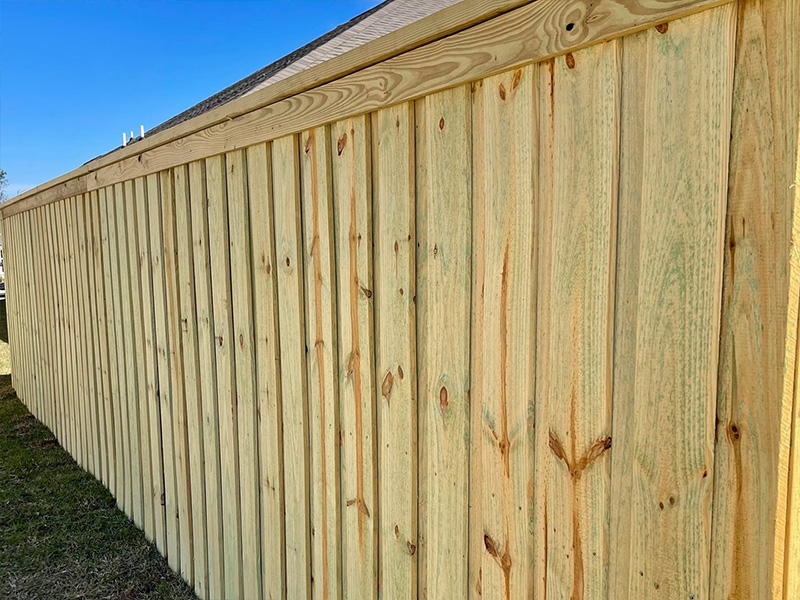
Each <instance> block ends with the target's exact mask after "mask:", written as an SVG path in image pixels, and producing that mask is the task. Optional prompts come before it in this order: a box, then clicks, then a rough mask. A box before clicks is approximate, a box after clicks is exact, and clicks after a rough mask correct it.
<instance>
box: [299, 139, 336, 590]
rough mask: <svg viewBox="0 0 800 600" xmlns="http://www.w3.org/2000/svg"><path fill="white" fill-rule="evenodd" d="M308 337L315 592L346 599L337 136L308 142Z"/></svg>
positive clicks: (304, 186) (305, 206)
mask: <svg viewBox="0 0 800 600" xmlns="http://www.w3.org/2000/svg"><path fill="white" fill-rule="evenodd" d="M300 144H301V145H300V147H301V149H302V154H301V158H302V161H301V163H300V166H301V176H302V185H301V192H302V199H301V205H302V214H303V234H304V235H303V258H304V261H305V265H306V268H305V297H306V306H305V310H306V313H305V318H306V326H305V337H306V347H307V348H308V354H307V364H306V369H307V373H308V402H309V419H310V421H309V422H310V427H311V435H310V443H311V447H310V449H311V531H312V533H311V536H312V550H311V551H312V561H311V562H312V577H313V583H312V595H313V596H314V597H317V598H326V599H336V598H341V574H342V552H341V527H340V515H341V479H340V456H339V398H338V395H339V380H338V369H337V368H336V362H335V361H336V360H337V359H338V350H337V346H338V338H337V329H336V278H335V274H334V265H335V263H336V258H335V255H334V248H333V240H334V231H333V193H332V192H333V191H332V187H331V186H332V182H331V157H330V149H331V146H330V132H329V130H328V128H327V127H320V128H317V129H313V130H310V131H307V132H304V133H303V134H302V136H301V138H300Z"/></svg>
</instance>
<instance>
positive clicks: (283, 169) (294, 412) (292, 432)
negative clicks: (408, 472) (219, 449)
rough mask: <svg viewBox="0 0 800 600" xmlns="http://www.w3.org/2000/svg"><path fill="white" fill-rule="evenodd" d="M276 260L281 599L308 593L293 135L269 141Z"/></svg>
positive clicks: (307, 500)
mask: <svg viewBox="0 0 800 600" xmlns="http://www.w3.org/2000/svg"><path fill="white" fill-rule="evenodd" d="M272 176H273V179H272V189H273V194H274V203H273V206H274V218H275V222H274V231H275V258H276V269H277V274H276V277H277V284H278V303H279V307H280V308H279V310H278V323H279V343H280V353H281V370H280V376H281V400H282V402H281V408H282V411H283V412H282V420H283V485H284V498H285V505H284V511H285V515H286V520H285V525H284V526H285V549H286V550H285V555H286V556H285V560H286V598H287V600H300V599H302V598H308V597H310V596H311V526H310V510H309V509H310V497H309V494H310V477H309V463H310V456H309V454H310V451H309V434H308V418H309V417H308V386H307V379H306V364H305V363H306V360H305V357H306V344H305V329H304V318H305V315H304V312H305V308H304V301H305V299H304V295H303V269H304V265H303V258H304V257H303V251H302V228H301V213H300V173H299V149H298V143H297V137H296V136H289V137H286V138H281V139H280V140H276V141H275V142H273V144H272Z"/></svg>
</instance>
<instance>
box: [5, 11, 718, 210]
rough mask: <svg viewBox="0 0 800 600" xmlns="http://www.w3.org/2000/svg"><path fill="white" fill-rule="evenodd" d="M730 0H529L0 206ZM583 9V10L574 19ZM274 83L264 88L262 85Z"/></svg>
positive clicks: (263, 136)
mask: <svg viewBox="0 0 800 600" xmlns="http://www.w3.org/2000/svg"><path fill="white" fill-rule="evenodd" d="M731 1H732V0H603V1H602V2H596V1H590V0H539V1H537V2H532V3H530V4H527V5H525V6H522V7H520V8H517V9H516V10H513V11H510V12H507V13H505V14H503V15H501V16H499V17H497V18H494V19H491V20H489V21H486V22H484V23H481V24H479V25H475V26H474V27H470V28H469V29H466V30H464V31H461V32H459V33H456V34H454V35H451V36H450V37H446V38H444V39H441V40H438V41H436V42H434V43H430V44H427V45H425V46H422V47H419V48H416V49H414V50H411V51H409V52H406V53H403V54H400V55H398V56H395V57H394V58H390V59H388V60H385V61H384V62H381V63H379V64H376V65H373V66H370V67H367V68H364V69H361V70H359V71H357V72H354V73H352V74H349V75H346V76H344V77H341V78H339V79H337V80H336V81H332V82H331V83H326V84H324V85H320V86H319V87H316V88H314V89H311V90H308V91H303V92H300V93H297V94H295V95H292V96H291V97H288V98H286V99H283V100H280V101H275V102H273V103H271V104H268V105H264V106H263V107H262V108H258V109H257V110H252V111H250V112H246V113H243V114H240V115H238V116H231V115H226V116H225V117H224V118H223V119H221V120H220V121H219V122H217V123H216V124H214V125H211V126H209V127H207V128H203V129H200V130H197V131H195V132H193V133H191V134H190V133H188V129H191V127H189V128H188V129H187V130H186V132H184V133H183V134H182V135H181V136H180V137H178V138H175V139H173V140H170V141H169V142H168V143H165V144H163V145H159V146H157V147H154V148H152V149H149V150H145V149H144V148H145V147H144V146H142V147H141V150H137V151H136V152H135V153H134V154H132V155H128V154H127V153H126V152H132V151H133V150H126V149H123V150H125V152H121V153H120V154H118V155H117V154H113V155H108V157H105V158H104V159H101V160H103V161H111V162H110V163H105V162H103V164H104V166H102V167H100V166H99V163H98V165H97V166H95V167H94V168H92V170H91V172H90V171H89V167H86V166H85V167H82V168H81V169H78V170H77V171H76V172H73V173H74V175H73V174H68V175H65V176H63V180H62V178H59V179H58V180H54V181H53V182H50V183H48V184H44V185H43V186H40V188H34V190H31V191H30V192H26V194H24V195H21V196H20V197H19V198H18V199H17V200H14V201H13V202H9V203H8V204H6V205H5V206H4V207H2V208H0V214H2V215H4V216H9V215H11V214H15V213H17V212H20V211H24V210H28V209H30V208H32V207H34V206H36V205H40V204H41V203H47V202H51V201H53V200H55V199H58V198H61V197H64V196H65V195H68V194H78V193H83V192H86V191H90V190H92V189H96V188H97V187H100V186H103V185H109V184H111V183H115V182H117V181H120V180H124V179H130V178H133V177H137V176H141V175H145V174H148V173H153V172H156V171H158V170H161V169H165V168H170V167H172V166H174V165H175V164H180V163H183V162H185V161H186V159H187V158H189V159H191V160H198V159H201V158H206V157H210V156H213V155H215V154H219V153H221V152H227V151H231V150H235V149H239V148H243V147H246V146H249V145H252V144H255V143H258V142H263V141H267V140H272V139H276V138H278V137H280V136H283V135H288V134H290V133H298V132H300V131H302V130H304V129H307V128H309V127H315V126H318V125H322V124H325V123H328V122H332V121H335V120H338V119H342V118H346V117H351V116H353V115H357V114H360V113H366V112H369V111H372V110H376V109H378V108H382V107H385V106H388V105H391V104H396V103H399V102H403V101H406V100H411V99H414V98H419V97H422V96H424V95H426V94H430V93H433V92H436V91H440V90H442V89H446V88H449V87H453V86H455V85H458V84H461V83H466V82H469V81H474V80H477V79H480V78H482V77H486V76H488V75H491V74H495V73H497V72H499V71H502V70H505V69H510V68H514V67H517V66H520V65H523V64H525V63H529V62H534V61H540V60H544V59H546V58H550V57H552V56H555V55H558V54H563V53H566V52H570V51H574V50H577V49H579V48H583V47H586V46H589V45H592V44H594V43H598V42H602V41H606V40H608V39H611V38H614V37H620V36H623V35H629V34H631V33H634V32H636V31H640V30H642V29H646V28H647V27H651V26H653V25H655V24H658V23H661V22H664V21H668V20H670V19H677V18H680V17H683V16H686V15H690V14H694V13H696V12H699V11H702V10H706V9H708V8H711V7H713V6H718V5H720V4H724V3H728V2H731ZM465 4H466V3H465ZM469 4H472V3H469ZM578 15H580V18H576V17H577V16H578ZM433 16H435V15H433ZM365 47H366V46H365ZM323 64H325V63H323ZM309 71H310V70H309ZM301 75H302V73H301ZM286 81H289V79H287V80H286ZM271 87H272V86H270V88H271ZM270 88H265V93H266V90H269V89H270ZM301 89H302V88H301ZM245 98H247V96H245ZM234 102H236V101H234ZM229 104H232V103H229ZM226 106H227V105H226ZM168 131H170V130H168ZM181 131H183V129H181ZM165 133H166V132H165ZM153 139H155V136H154V138H153ZM147 143H148V144H149V142H147ZM135 146H136V144H134V145H132V146H131V148H135ZM123 156H125V158H122V157H123ZM118 157H119V158H118Z"/></svg>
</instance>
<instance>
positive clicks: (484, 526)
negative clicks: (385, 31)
mask: <svg viewBox="0 0 800 600" xmlns="http://www.w3.org/2000/svg"><path fill="white" fill-rule="evenodd" d="M464 4H465V6H466V8H464V7H462V8H460V9H458V7H454V8H456V9H457V10H463V11H469V10H471V8H470V7H471V6H472V4H474V3H470V2H466V3H464ZM517 4H519V3H517ZM598 4H599V6H600V7H602V8H605V9H607V10H606V12H602V11H601V12H600V13H598V14H601V15H605V16H603V17H602V18H599V17H598V18H599V19H600V21H599V23H600V24H599V25H598V24H597V21H598V18H595V19H594V20H593V19H589V18H588V17H589V16H591V14H592V13H591V11H590V9H589V8H587V7H586V6H585V3H583V2H567V3H561V4H559V3H556V2H549V1H546V0H541V1H540V2H536V3H532V4H529V5H526V6H523V7H521V8H517V9H515V10H513V11H512V12H509V13H506V14H504V15H502V16H499V17H495V18H493V19H491V20H488V21H485V22H484V23H482V24H480V25H475V26H474V27H472V28H469V29H465V30H464V31H462V32H460V33H457V34H454V35H452V36H449V37H445V38H443V39H442V40H441V41H440V42H436V43H433V44H430V45H427V46H421V47H420V48H418V49H416V50H412V51H410V52H407V53H405V54H399V55H398V56H397V57H395V58H392V59H389V60H388V61H386V62H385V63H380V64H378V65H375V66H371V67H368V68H366V69H364V70H361V71H358V72H356V73H353V74H352V75H347V76H345V77H343V78H342V79H340V80H337V81H334V82H332V83H330V84H326V85H323V86H322V87H320V88H317V89H316V90H312V91H310V92H303V93H301V94H298V95H296V96H293V97H292V98H289V99H287V100H281V101H278V102H276V103H274V104H271V105H269V106H267V107H266V108H262V109H259V111H256V113H258V114H256V113H247V114H244V115H242V116H241V117H236V118H235V119H233V120H232V121H231V125H220V126H213V127H211V128H210V129H208V130H204V131H201V132H200V133H199V134H198V133H195V134H190V135H189V136H188V137H186V138H184V139H182V140H179V141H178V142H176V143H175V145H174V146H170V145H166V146H163V147H162V148H160V150H161V153H160V154H157V155H156V154H153V153H154V152H156V151H157V150H159V149H156V150H152V151H149V152H151V153H150V154H148V153H147V152H145V153H143V154H142V155H140V156H139V157H138V159H137V158H136V157H133V158H132V160H133V165H132V166H131V164H128V163H125V161H124V160H123V162H120V163H117V166H114V167H113V170H114V172H115V173H116V175H115V177H116V180H115V181H107V180H104V178H108V177H110V176H111V175H110V173H111V171H110V170H107V169H112V167H99V168H98V169H97V170H95V171H94V172H93V173H92V174H91V175H80V176H79V178H83V179H81V180H80V181H82V183H79V184H74V183H70V182H69V181H68V182H67V183H66V184H63V185H65V186H71V185H81V186H84V187H85V189H83V190H82V191H80V192H77V193H72V194H64V195H63V197H47V194H51V195H52V194H56V195H57V194H58V192H57V191H55V192H54V191H52V190H58V189H61V186H62V184H59V185H58V186H56V187H54V188H51V191H49V192H48V191H42V192H41V194H43V195H44V196H42V198H40V201H39V202H38V203H37V202H32V201H30V200H29V199H28V198H22V199H21V200H19V201H18V202H17V203H16V204H11V205H8V206H6V207H5V208H4V209H3V211H2V212H3V214H2V216H3V221H2V226H3V235H4V241H5V251H6V257H7V265H8V278H9V285H8V297H9V317H10V321H9V327H10V337H11V343H12V349H13V354H12V361H13V378H14V381H13V383H14V386H15V388H16V389H17V390H18V393H19V395H20V397H22V398H23V399H24V401H25V402H26V404H27V405H28V406H29V408H30V409H31V410H32V412H33V413H34V414H35V415H36V416H37V417H38V418H39V419H40V420H41V421H43V422H44V423H45V424H47V425H48V427H50V428H51V430H53V432H54V433H55V434H56V436H57V437H58V439H59V441H60V443H61V444H62V445H63V446H64V447H65V448H66V449H67V450H68V451H69V452H70V453H71V454H72V455H73V456H74V457H75V458H76V459H77V460H78V462H79V463H80V464H81V466H83V467H84V468H86V469H87V470H89V471H90V472H91V473H93V474H94V475H95V476H96V477H98V478H99V479H100V480H102V481H103V483H104V484H105V485H107V486H108V488H109V489H110V490H111V491H112V493H113V494H114V496H115V497H116V498H117V500H118V502H119V505H120V508H121V509H122V510H124V511H125V512H126V513H127V514H128V515H129V516H130V517H131V518H132V519H133V520H134V522H135V523H136V524H137V525H138V526H140V527H141V528H143V529H144V531H145V532H146V534H147V535H148V537H149V538H150V539H152V540H153V541H154V542H155V544H156V546H157V547H158V549H159V550H160V551H161V552H162V553H163V554H164V555H165V556H166V557H167V559H168V561H169V563H170V565H171V566H172V568H173V569H175V570H176V571H179V572H180V573H181V574H182V575H183V577H184V578H185V579H186V580H187V581H188V582H189V583H191V584H192V585H193V586H194V587H195V589H196V590H197V593H198V594H199V595H200V596H201V597H203V598H205V597H209V598H222V597H226V598H239V597H241V598H265V599H267V598H284V597H286V598H311V597H313V598H377V597H378V595H380V597H382V598H414V597H421V598H425V597H430V598H478V597H491V598H495V597H497V598H531V597H534V598H541V599H544V598H651V597H652V598H655V597H659V598H660V597H666V598H695V599H701V598H731V597H737V598H738V597H741V598H756V597H758V598H766V597H770V594H772V596H771V597H774V598H786V599H788V598H792V597H793V595H792V594H793V593H794V590H797V589H798V586H799V585H800V583H798V581H796V579H798V577H797V575H795V574H793V571H792V566H791V565H793V564H795V562H796V561H798V560H799V559H798V556H797V553H798V552H799V551H800V550H798V547H797V544H800V540H798V539H797V538H796V537H795V536H796V532H795V531H794V530H795V529H796V528H797V527H798V523H796V522H793V521H792V520H791V519H788V520H787V514H789V513H791V507H792V506H793V505H792V503H793V502H798V499H797V494H798V490H797V487H798V486H797V484H796V483H794V481H793V480H794V479H796V477H797V476H796V474H792V472H791V469H790V458H791V456H790V438H791V427H792V410H793V406H794V404H793V398H794V374H795V368H794V360H795V341H794V340H795V339H796V330H797V305H798V276H797V275H798V272H800V271H798V266H800V265H799V264H797V258H796V257H795V256H794V254H792V255H791V256H790V253H789V252H788V251H787V249H788V248H790V240H791V239H792V238H791V235H792V224H793V222H797V221H798V218H797V215H796V214H795V211H794V206H795V191H794V189H793V188H792V187H791V185H790V184H791V182H792V179H793V177H794V172H795V168H796V165H797V162H796V144H797V114H798V113H797V108H798V104H797V100H796V94H794V95H793V94H791V93H789V92H790V91H791V90H792V89H794V90H795V91H796V89H797V87H796V84H797V83H798V81H797V68H798V67H797V64H798V60H800V59H799V58H798V40H797V39H796V34H794V33H786V31H789V32H793V31H796V30H797V28H796V27H794V28H792V27H788V28H787V27H786V25H785V24H786V23H787V22H790V23H794V24H795V25H800V15H798V11H797V10H796V5H795V4H794V3H791V2H784V1H783V0H767V1H766V2H755V1H750V0H742V1H741V2H739V3H736V2H682V3H681V2H661V3H657V2H645V1H642V2H639V3H633V4H638V5H639V6H638V10H633V9H630V4H631V3H628V8H627V9H623V8H620V4H619V3H616V2H614V1H606V2H600V3H598ZM656 5H658V6H656ZM712 5H714V6H712ZM766 5H769V6H766ZM557 7H561V8H557ZM577 9H581V10H583V11H584V12H578V13H576V14H577V15H578V16H580V15H584V17H582V18H584V19H585V20H580V19H577V16H573V13H572V12H570V10H577ZM628 9H630V10H629V12H626V11H628ZM698 11H699V12H698ZM690 13H696V14H690ZM447 14H448V15H458V14H459V13H457V12H453V11H451V12H448V13H447ZM626 15H627V16H626ZM673 17H682V18H680V19H678V20H673V21H671V22H669V23H667V22H665V21H667V20H669V19H670V18H673ZM603 19H605V20H603ZM615 19H617V21H615ZM576 23H577V26H578V29H579V32H581V31H582V32H583V33H584V34H585V35H586V36H587V37H585V38H583V39H578V38H576V41H573V42H571V44H572V45H571V46H570V43H569V40H570V39H571V38H569V36H568V35H567V34H568V33H569V32H571V31H573V29H574V28H575V27H576ZM609 24H610V25H609ZM656 25H657V26H656ZM551 29H552V30H553V31H555V33H553V34H549V33H548V31H550V30H551ZM565 32H566V33H565ZM622 33H628V34H629V35H626V36H625V37H619V35H620V34H622ZM537 36H538V37H537ZM564 36H567V37H566V38H565V37H564ZM793 36H795V37H793ZM608 37H614V39H610V40H608V39H607V38H608ZM565 39H566V40H567V41H566V42H565V41H564V40H565ZM525 40H527V41H525ZM590 42H593V43H590ZM553 55H557V56H553ZM456 56H457V57H460V58H459V59H458V60H459V62H458V63H457V66H456V67H453V65H452V63H451V62H450V61H451V59H452V57H456ZM492 57H493V58H492ZM765 64H766V65H767V66H766V68H765V67H764V65H765ZM441 73H445V74H446V77H445V78H444V79H440V77H441ZM765 77H766V78H767V81H762V80H761V78H765ZM409 81H410V82H411V83H409ZM791 86H794V87H791ZM321 98H324V99H325V100H324V101H322V100H320V99H321ZM254 115H255V116H254ZM786 129H788V131H786ZM220 132H222V133H220ZM204 136H205V137H204ZM253 136H255V137H257V138H258V139H253ZM203 140H205V144H206V145H205V146H202V145H200V144H201V142H202V141H203ZM181 152H182V153H181ZM142 157H144V159H142ZM125 160H128V159H125ZM160 161H161V162H160ZM164 162H166V163H168V164H164ZM104 169H106V170H104ZM76 177H78V176H76ZM70 181H72V180H70ZM37 193H39V192H37ZM32 197H35V196H32ZM26 202H27V204H25V203H26ZM795 460H796V459H795ZM792 494H794V496H793V495H792ZM795 521H796V519H795Z"/></svg>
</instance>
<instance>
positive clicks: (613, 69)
mask: <svg viewBox="0 0 800 600" xmlns="http://www.w3.org/2000/svg"><path fill="white" fill-rule="evenodd" d="M619 59H620V47H619V43H618V42H617V41H611V42H607V43H606V44H601V45H597V46H593V47H592V48H587V49H585V50H581V51H579V52H576V53H574V54H567V55H566V56H564V57H560V58H557V59H554V60H553V61H551V62H550V63H548V64H547V65H543V66H542V75H541V77H540V80H542V85H541V87H540V95H541V100H540V102H539V105H540V109H541V111H542V112H541V116H542V123H543V126H542V128H541V132H540V135H541V144H540V147H541V148H549V149H550V151H549V152H547V153H543V154H544V156H543V158H542V159H541V160H540V163H539V190H540V193H539V197H540V204H539V206H540V223H542V225H541V230H540V239H539V244H538V248H539V253H540V254H539V267H538V272H539V282H538V288H539V296H538V317H537V324H538V325H537V331H538V336H537V346H538V348H537V353H536V356H537V365H536V374H537V387H536V398H537V402H536V415H535V420H536V479H537V482H538V487H539V490H540V495H539V496H538V499H539V504H538V505H537V506H538V507H539V508H540V511H541V512H542V513H544V512H545V511H546V514H547V523H546V525H545V524H544V523H542V525H543V526H545V527H546V530H544V531H542V530H541V529H539V530H538V531H539V535H540V540H541V542H540V544H539V545H538V547H537V566H538V567H539V568H542V569H544V571H543V572H542V574H541V576H542V578H543V581H546V582H547V588H546V590H543V592H544V593H546V594H547V597H548V598H550V597H552V598H573V597H577V598H581V597H585V598H604V597H606V595H607V575H606V568H607V564H608V549H607V542H608V526H607V523H608V518H609V511H610V504H611V498H610V496H609V487H610V482H611V460H610V452H609V450H610V449H611V447H612V446H611V444H612V435H611V393H612V387H611V383H612V380H611V377H612V366H613V312H614V277H615V262H616V261H615V251H616V204H617V173H618V160H617V154H618V149H619V139H618V135H619V102H620V95H619V72H620V64H619ZM548 80H549V81H548ZM544 123H548V124H549V127H548V126H545V125H544ZM576 165H580V167H579V168H578V169H576V168H575V166H576ZM577 223H579V224H580V225H576V224H577ZM542 516H543V515H542ZM540 552H543V553H544V554H543V556H541V557H540V556H538V553H540ZM537 583H538V578H537Z"/></svg>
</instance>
